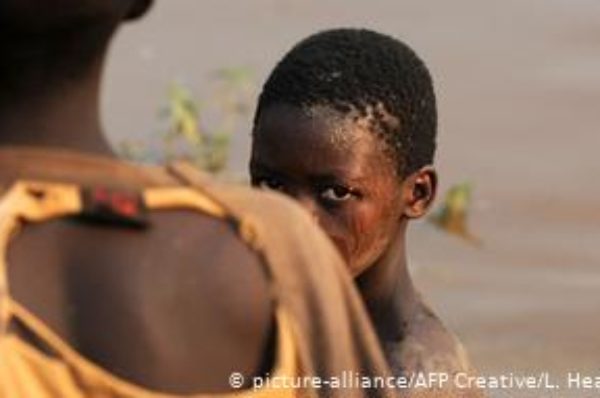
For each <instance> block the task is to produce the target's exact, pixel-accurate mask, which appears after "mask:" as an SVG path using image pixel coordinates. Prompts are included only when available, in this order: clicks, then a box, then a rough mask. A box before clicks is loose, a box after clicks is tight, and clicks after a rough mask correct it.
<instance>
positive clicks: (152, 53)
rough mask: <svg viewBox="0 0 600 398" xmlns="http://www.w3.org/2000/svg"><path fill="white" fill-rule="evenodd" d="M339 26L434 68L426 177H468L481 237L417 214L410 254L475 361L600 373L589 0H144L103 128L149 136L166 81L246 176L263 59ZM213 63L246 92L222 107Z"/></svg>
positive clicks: (233, 168) (124, 40)
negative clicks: (431, 151) (433, 170)
mask: <svg viewBox="0 0 600 398" xmlns="http://www.w3.org/2000/svg"><path fill="white" fill-rule="evenodd" d="M342 26H352V27H367V28H372V29H375V30H378V31H381V32H383V33H388V34H390V35H393V36H395V37H397V38H400V39H402V40H404V41H406V42H407V43H408V44H410V45H411V46H412V47H413V48H414V49H415V50H416V51H417V52H418V53H419V54H420V55H421V57H422V58H423V59H424V60H425V62H426V63H427V64H428V66H429V68H430V70H431V72H432V74H433V77H434V81H435V85H436V92H437V96H438V101H439V102H438V106H439V114H440V122H439V125H440V131H439V147H438V148H439V149H438V154H437V167H438V170H439V172H440V176H441V191H440V192H441V193H443V192H446V191H447V189H448V188H449V187H451V186H453V185H454V184H457V183H461V182H467V183H469V185H470V187H471V190H472V191H471V194H472V198H471V199H472V201H471V204H470V207H469V209H468V223H469V228H470V230H471V231H472V233H473V234H475V235H476V236H477V237H478V238H479V239H480V240H481V242H482V243H481V245H474V244H472V243H469V242H468V241H465V240H464V239H460V238H459V237H455V236H453V235H449V234H446V233H443V232H442V231H441V230H439V229H436V228H434V226H433V225H432V224H431V223H428V222H420V223H417V224H416V225H414V226H413V227H412V230H411V231H410V236H409V251H410V263H411V267H412V271H413V274H414V276H415V278H416V280H417V284H418V286H419V287H420V289H421V290H422V292H423V294H424V295H425V297H426V298H427V299H428V301H429V302H430V303H431V304H432V305H433V307H434V308H435V309H436V311H437V313H438V314H439V315H440V317H441V318H442V319H443V320H444V321H445V322H446V324H447V325H448V326H449V327H450V328H451V329H453V330H454V331H455V332H456V334H457V335H458V336H459V338H460V339H461V340H462V341H463V342H464V344H465V345H466V347H467V349H468V351H469V352H470V354H471V356H472V359H473V361H474V363H475V365H476V366H477V368H478V369H479V370H480V373H482V374H486V375H487V374H508V373H511V372H512V373H515V374H528V373H532V372H537V371H549V372H550V373H551V374H554V375H556V377H557V378H558V379H557V381H558V382H561V381H563V379H565V375H566V373H567V372H573V371H581V372H584V373H585V372H587V373H590V374H595V375H600V161H599V159H598V153H597V152H598V150H600V133H599V132H598V126H599V125H600V105H599V104H600V1H598V0H503V1H491V0H488V1H482V0H454V1H451V2H450V1H448V2H446V1H433V0H369V1H366V0H244V1H235V2H234V1H224V0H203V1H194V0H169V1H164V0H163V1H158V2H157V5H156V7H155V9H154V10H153V11H152V12H151V14H150V15H149V16H148V17H147V19H146V20H144V21H143V22H142V23H137V24H132V25H130V26H128V27H126V28H124V29H123V31H122V32H121V35H120V36H119V37H118V39H117V41H116V42H115V44H114V45H113V48H112V50H111V52H112V54H111V57H110V58H109V60H110V61H109V69H108V75H107V80H106V85H105V87H104V89H105V92H104V94H105V95H104V101H103V112H104V115H105V120H106V122H107V130H108V132H109V135H110V139H111V141H112V142H113V143H114V144H115V146H121V145H122V144H123V143H125V142H127V143H131V142H133V143H134V146H135V145H141V146H142V147H143V148H144V150H148V148H149V149H150V151H154V152H156V153H160V152H161V150H162V149H161V148H162V147H163V146H164V130H165V128H166V129H168V127H165V126H164V120H163V119H161V117H162V116H161V113H160V110H161V109H162V108H164V107H165V104H168V103H169V101H172V100H173V96H174V95H175V96H176V95H177V93H175V94H173V87H174V86H173V84H174V83H177V85H178V86H175V87H184V88H185V90H186V93H187V94H185V95H189V96H191V97H193V98H195V99H197V100H199V101H203V102H202V104H201V105H200V108H199V110H196V111H197V112H199V113H200V115H201V117H200V121H201V123H207V124H209V125H212V126H213V127H211V128H212V129H213V130H215V131H216V130H218V129H221V130H223V129H224V130H225V133H227V134H229V133H232V142H231V145H230V148H231V152H230V155H229V158H228V162H227V168H228V169H227V172H228V173H230V174H231V175H236V176H239V177H241V178H244V176H246V164H247V161H248V154H249V138H250V137H249V131H250V126H251V122H250V118H251V114H252V112H253V109H254V103H255V97H256V95H257V94H258V92H259V90H260V86H261V85H262V83H263V81H264V80H265V78H266V76H267V74H268V73H269V71H270V69H271V68H272V67H273V66H274V65H275V63H276V62H277V61H278V60H279V59H280V58H281V57H282V55H283V54H284V53H285V52H286V51H287V50H288V49H289V48H290V47H291V46H292V45H293V44H295V43H296V42H297V41H299V40H301V39H303V38H304V37H306V36H308V35H309V34H312V33H314V32H316V31H318V30H321V29H326V28H332V27H342ZM224 80H225V81H228V82H229V83H231V82H232V81H233V90H234V91H235V92H236V93H237V94H240V93H241V95H242V96H243V100H242V102H241V103H240V104H241V105H240V106H238V107H235V104H234V108H235V109H233V108H228V106H231V104H229V105H227V104H226V105H225V107H224V108H223V109H225V110H226V112H229V111H231V112H234V113H236V121H235V122H234V121H232V120H225V121H223V116H222V115H219V113H218V112H217V111H214V110H210V108H211V106H213V105H214V102H215V101H217V100H218V101H221V102H224V103H227V98H229V97H228V95H229V94H227V92H226V90H227V88H225V89H223V84H222V83H223V81H224ZM226 83H227V82H226ZM229 83H227V84H229ZM229 88H231V86H230V87H229ZM223 90H225V91H223ZM224 93H225V94H224ZM237 94H236V95H237ZM169 98H170V99H169ZM224 99H225V100H224ZM218 101H217V102H218ZM238 105H239V104H238ZM242 105H243V106H242ZM205 109H206V112H204V113H203V110H205ZM232 109H233V110H232ZM162 112H163V113H164V109H163V111H162ZM163 116H164V115H163ZM161 120H162V121H161ZM223 125H224V126H225V127H223ZM207 129H210V128H208V127H207ZM442 201H443V194H442V195H440V198H439V199H438V205H439V206H441V205H442ZM594 372H595V373H594ZM596 392H598V391H596ZM582 393H583V392H582V391H571V392H567V391H563V392H561V393H560V394H559V395H557V396H584V395H581V394H582ZM491 395H492V396H502V395H501V393H500V392H496V393H494V392H493V393H492V394H491ZM511 396H541V395H540V394H539V392H538V393H535V392H530V395H527V394H525V393H524V392H520V393H519V394H515V395H511ZM544 396H546V395H544ZM586 396H587V395H586Z"/></svg>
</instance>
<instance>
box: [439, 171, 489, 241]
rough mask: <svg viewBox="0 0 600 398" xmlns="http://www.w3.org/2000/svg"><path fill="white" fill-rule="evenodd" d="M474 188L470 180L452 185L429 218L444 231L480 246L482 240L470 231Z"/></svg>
mask: <svg viewBox="0 0 600 398" xmlns="http://www.w3.org/2000/svg"><path fill="white" fill-rule="evenodd" d="M472 190H473V188H472V186H471V184H470V183H468V182H463V183H459V184H455V185H453V186H451V187H450V188H449V189H448V191H447V192H446V195H445V197H444V200H443V202H442V204H441V206H440V207H439V208H438V209H437V210H436V211H435V212H434V213H433V214H432V215H431V216H430V217H429V219H428V220H429V221H430V222H431V223H432V224H433V225H435V226H436V227H437V228H439V229H441V230H442V231H444V232H447V233H449V234H452V235H456V236H458V237H460V238H462V239H465V240H467V241H469V242H471V243H473V244H476V245H478V246H479V245H481V244H482V241H481V239H480V238H479V237H477V236H476V235H474V234H473V233H472V232H471V231H470V229H469V226H468V222H467V221H468V216H469V211H470V209H471V195H472Z"/></svg>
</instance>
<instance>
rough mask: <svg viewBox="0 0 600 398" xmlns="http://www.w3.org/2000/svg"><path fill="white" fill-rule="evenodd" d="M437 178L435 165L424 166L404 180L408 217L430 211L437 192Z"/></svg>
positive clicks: (405, 212) (405, 205) (417, 216)
mask: <svg viewBox="0 0 600 398" xmlns="http://www.w3.org/2000/svg"><path fill="white" fill-rule="evenodd" d="M437 180H438V178H437V172H436V171H435V169H434V168H433V166H425V167H422V168H421V169H419V170H418V171H415V172H414V173H412V174H411V175H409V176H408V177H407V178H406V179H405V180H404V183H403V184H402V195H403V198H404V216H405V217H406V218H420V217H422V216H424V215H425V214H426V213H427V211H429V208H430V207H431V205H432V204H433V201H434V199H435V195H436V193H437V184H438V181H437Z"/></svg>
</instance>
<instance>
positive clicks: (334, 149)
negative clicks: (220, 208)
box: [250, 105, 405, 275]
mask: <svg viewBox="0 0 600 398" xmlns="http://www.w3.org/2000/svg"><path fill="white" fill-rule="evenodd" d="M250 173H251V177H252V184H253V185H254V186H257V187H262V188H269V189H274V190H278V191H281V192H283V193H284V194H287V195H289V196H291V197H293V198H295V199H296V200H298V201H299V202H300V203H301V205H302V206H304V207H305V208H306V209H307V210H308V211H309V212H310V213H311V214H312V215H313V216H314V217H315V218H316V219H317V220H318V222H319V224H320V225H321V227H322V228H323V229H324V230H325V232H326V233H327V234H328V235H329V237H330V238H331V239H332V240H333V241H334V243H335V244H336V246H337V247H338V249H339V250H340V252H341V253H342V255H343V256H344V257H345V259H346V261H347V262H348V264H349V267H350V271H351V272H352V274H353V275H358V274H360V273H362V272H363V271H364V270H365V269H366V268H368V267H369V266H370V265H372V264H373V263H374V262H375V261H377V259H378V258H379V257H381V255H382V254H383V252H384V251H385V250H386V249H387V247H388V246H389V245H390V241H391V239H392V238H394V237H395V236H396V231H397V229H398V225H399V223H400V220H401V219H402V217H403V215H404V212H405V200H404V199H403V183H401V182H400V181H399V178H398V176H397V173H396V165H395V163H394V162H393V161H392V160H391V157H390V156H389V155H386V153H385V151H384V144H383V142H382V141H381V140H380V139H379V138H378V137H377V136H376V135H375V134H374V133H373V132H371V131H369V129H368V125H367V124H366V123H361V121H360V120H358V121H354V120H352V118H350V117H342V116H340V115H339V114H338V113H336V112H334V111H330V110H329V111H328V110H327V109H321V110H315V112H311V115H310V116H307V115H306V113H303V112H302V111H301V110H300V109H299V108H296V107H292V106H284V105H274V106H271V107H269V108H267V109H266V110H265V111H264V112H263V114H262V115H261V117H260V120H259V121H258V123H257V126H256V130H255V132H254V140H253V144H252V158H251V162H250Z"/></svg>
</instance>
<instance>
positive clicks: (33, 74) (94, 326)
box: [0, 0, 273, 394]
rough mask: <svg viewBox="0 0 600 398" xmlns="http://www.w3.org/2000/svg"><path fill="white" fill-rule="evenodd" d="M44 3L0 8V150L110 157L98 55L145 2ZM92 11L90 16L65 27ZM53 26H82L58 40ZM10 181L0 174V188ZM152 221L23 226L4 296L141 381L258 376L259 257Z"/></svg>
mask: <svg viewBox="0 0 600 398" xmlns="http://www.w3.org/2000/svg"><path fill="white" fill-rule="evenodd" d="M63 3H64V4H63ZM71 3H72V4H71ZM52 4H53V7H48V5H49V2H47V1H45V0H40V1H39V2H38V1H28V2H23V1H21V0H7V1H3V2H2V3H1V4H0V11H1V13H0V14H2V16H3V17H9V18H8V19H10V20H11V24H12V25H11V26H8V25H7V24H4V25H2V24H0V33H1V35H0V36H1V37H4V38H6V37H11V40H4V39H3V40H0V65H3V66H4V67H2V68H1V69H0V82H1V83H2V87H3V88H6V87H9V89H3V90H0V147H9V146H10V147H14V146H35V147H38V148H39V147H41V148H57V147H58V148H67V149H72V150H76V151H79V152H86V153H94V154H101V155H104V156H105V157H114V155H113V153H112V151H111V149H110V147H109V145H108V144H107V142H106V140H105V139H104V135H103V134H102V126H101V123H100V117H99V114H98V103H99V86H100V79H101V76H102V69H103V68H102V67H103V64H104V56H105V51H106V48H107V46H108V44H109V42H110V38H111V37H112V34H113V32H114V30H115V29H116V28H117V26H118V25H119V24H120V23H121V22H122V20H124V19H128V18H133V17H138V16H140V15H141V14H143V12H144V11H145V9H146V8H147V7H148V6H149V4H150V1H146V0H118V1H117V0H115V1H107V0H85V1H81V0H63V1H61V2H60V7H57V6H56V5H55V4H54V3H52ZM77 13H81V14H77ZM90 15H91V16H94V17H93V18H92V19H86V20H87V21H88V22H90V24H84V25H80V24H78V23H76V22H75V21H80V18H82V16H83V17H85V18H88V16H90ZM71 22H72V24H71V25H69V24H70V23H71ZM57 24H60V25H61V26H62V27H63V28H64V27H65V26H66V27H69V29H67V30H68V31H69V32H71V33H72V32H75V31H78V30H77V29H81V31H78V32H79V33H80V34H78V35H71V34H68V35H67V36H68V37H62V36H61V33H60V32H62V30H61V29H62V28H61V29H58V30H57V29H56V26H57ZM38 33H39V35H38ZM15 60H18V61H19V64H18V67H16V66H14V65H12V64H11V62H13V61H15ZM11 65H12V66H11ZM67 172H69V171H67ZM73 173H74V174H75V175H76V174H77V173H76V171H73ZM40 175H42V176H43V170H40ZM12 176H14V170H5V169H2V170H0V184H1V185H2V186H7V185H9V184H10V183H11V182H12V178H13V177H12ZM21 177H25V178H26V177H28V176H21ZM107 179H108V180H109V181H110V176H109V177H108V178H107ZM151 217H152V219H151V221H152V227H151V228H150V229H148V230H144V231H138V230H131V229H126V228H106V227H100V226H97V225H86V224H82V223H80V222H77V221H73V220H64V219H62V220H56V221H52V222H48V223H44V224H41V225H32V226H27V227H26V228H24V229H23V231H22V232H21V234H19V235H18V237H17V238H16V239H15V240H14V242H13V243H12V244H11V246H10V251H9V253H8V263H9V264H10V266H9V282H10V286H11V293H12V295H13V297H14V298H15V299H16V300H17V301H18V302H20V303H21V304H22V305H24V306H25V307H26V308H28V309H29V310H30V311H31V312H32V313H34V314H35V315H36V316H37V317H39V318H41V319H42V320H43V321H44V323H45V324H46V325H48V326H49V327H50V328H51V329H52V330H53V331H54V332H56V333H57V334H58V335H59V336H60V337H62V338H63V339H64V340H66V341H67V342H68V343H69V344H70V345H71V346H72V347H74V348H75V349H76V350H78V351H79V352H80V353H82V354H84V355H85V356H86V357H88V358H90V359H91V360H93V361H94V362H96V363H97V364H100V365H101V366H102V367H103V368H105V369H107V370H109V371H111V372H113V373H115V374H116V375H118V376H121V377H123V378H125V379H127V380H129V381H130V382H133V383H137V384H139V385H142V386H145V387H148V388H151V389H156V390H160V391H164V392H168V393H176V394H192V393H198V392H207V393H210V392H223V391H229V390H230V387H229V385H228V377H229V375H230V374H231V372H233V371H239V372H242V374H245V375H246V376H247V378H249V377H251V376H254V375H258V374H262V373H264V372H265V371H266V370H269V368H270V367H271V366H272V363H273V360H272V352H271V348H272V343H273V342H272V340H273V339H272V333H273V305H272V302H271V299H270V297H269V295H268V283H267V280H266V276H265V274H264V270H263V265H262V264H261V260H260V259H259V258H258V257H257V256H256V255H255V253H254V252H253V251H252V250H250V249H249V248H248V247H247V246H246V245H244V244H243V243H242V242H241V241H240V240H239V239H238V237H237V236H236V234H235V232H234V231H233V230H232V229H231V228H230V227H229V226H228V225H226V224H224V223H222V222H219V221H216V220H215V219H212V218H209V217H206V216H202V215H199V214H198V213H190V212H186V211H160V212H156V213H153V214H152V216H151ZM207 259H209V260H207ZM32 343H35V342H34V341H32Z"/></svg>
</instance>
